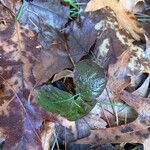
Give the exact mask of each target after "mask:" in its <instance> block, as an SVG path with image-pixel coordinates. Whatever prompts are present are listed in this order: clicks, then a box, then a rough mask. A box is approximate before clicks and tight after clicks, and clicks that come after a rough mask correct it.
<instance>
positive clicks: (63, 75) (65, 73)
mask: <svg viewBox="0 0 150 150" xmlns="http://www.w3.org/2000/svg"><path fill="white" fill-rule="evenodd" d="M73 76H74V75H73V72H72V71H71V70H68V69H66V70H62V71H61V72H59V73H57V74H55V75H54V77H53V79H52V81H51V83H53V82H56V81H58V80H60V79H62V78H66V77H72V78H73Z"/></svg>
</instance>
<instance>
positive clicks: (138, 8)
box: [119, 0, 145, 13]
mask: <svg viewBox="0 0 150 150" xmlns="http://www.w3.org/2000/svg"><path fill="white" fill-rule="evenodd" d="M119 3H120V4H121V5H122V6H123V8H125V9H126V10H127V11H129V12H134V13H138V12H142V11H143V9H144V3H145V1H144V0H126V1H123V0H119Z"/></svg>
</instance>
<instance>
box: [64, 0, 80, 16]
mask: <svg viewBox="0 0 150 150" xmlns="http://www.w3.org/2000/svg"><path fill="white" fill-rule="evenodd" d="M64 2H66V3H68V4H69V6H70V17H71V18H72V17H75V16H77V15H79V13H80V6H79V4H78V3H77V2H74V1H72V0H64Z"/></svg>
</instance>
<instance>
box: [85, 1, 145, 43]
mask: <svg viewBox="0 0 150 150" xmlns="http://www.w3.org/2000/svg"><path fill="white" fill-rule="evenodd" d="M106 6H108V7H110V8H111V9H112V10H113V11H114V12H115V14H116V16H117V20H118V22H119V25H120V27H122V28H124V29H126V30H127V31H128V32H129V33H130V34H131V35H132V37H133V38H134V39H136V40H140V36H139V33H144V31H143V29H142V28H139V25H138V23H137V22H136V20H135V19H131V17H132V18H134V16H133V14H131V15H129V14H127V13H126V12H125V10H124V9H123V8H122V6H121V5H120V4H119V3H118V2H117V0H107V1H105V0H91V1H90V2H89V3H88V4H87V7H86V11H96V10H99V9H102V8H104V7H106Z"/></svg>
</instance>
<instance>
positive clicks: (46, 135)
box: [41, 122, 55, 150]
mask: <svg viewBox="0 0 150 150" xmlns="http://www.w3.org/2000/svg"><path fill="white" fill-rule="evenodd" d="M43 128H44V129H43V132H42V133H41V140H42V148H43V150H49V149H50V147H51V143H52V141H54V140H53V132H54V130H55V124H54V123H52V122H44V127H43Z"/></svg>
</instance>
